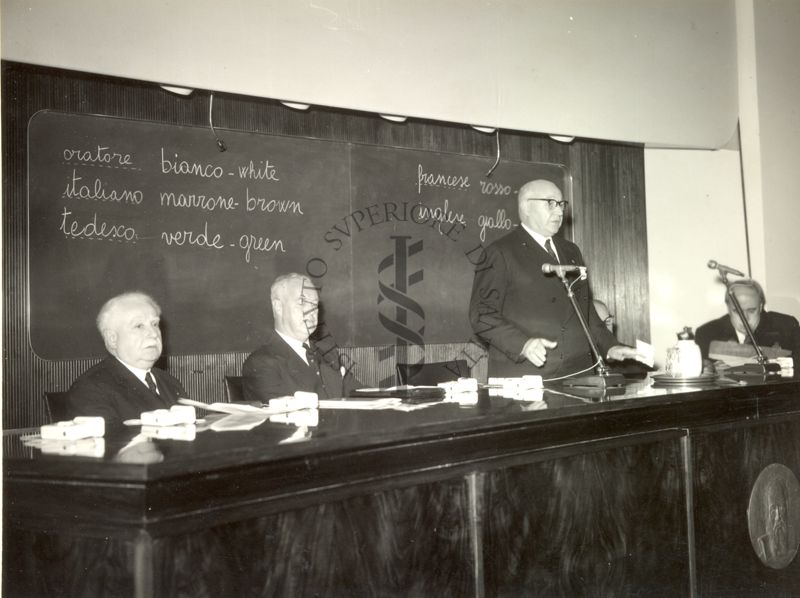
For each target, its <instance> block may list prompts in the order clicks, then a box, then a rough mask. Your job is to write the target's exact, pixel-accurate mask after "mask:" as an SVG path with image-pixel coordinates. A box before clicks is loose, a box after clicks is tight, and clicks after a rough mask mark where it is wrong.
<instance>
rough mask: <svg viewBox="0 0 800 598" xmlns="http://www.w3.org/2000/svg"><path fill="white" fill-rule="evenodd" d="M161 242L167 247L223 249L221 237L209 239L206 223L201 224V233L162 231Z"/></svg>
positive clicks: (218, 235)
mask: <svg viewBox="0 0 800 598" xmlns="http://www.w3.org/2000/svg"><path fill="white" fill-rule="evenodd" d="M161 240H162V241H164V243H166V244H167V245H179V246H180V245H194V246H195V247H208V248H211V249H223V248H224V247H225V245H223V243H222V235H220V234H219V233H217V234H215V235H214V236H213V237H211V238H210V239H209V237H208V222H205V223H203V232H201V233H198V232H195V231H193V230H176V231H172V232H167V231H164V232H162V233H161Z"/></svg>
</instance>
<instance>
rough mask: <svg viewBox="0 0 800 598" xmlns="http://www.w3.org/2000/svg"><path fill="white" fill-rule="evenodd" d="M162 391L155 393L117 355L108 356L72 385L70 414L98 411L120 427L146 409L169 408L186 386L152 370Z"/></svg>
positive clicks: (107, 426) (168, 375)
mask: <svg viewBox="0 0 800 598" xmlns="http://www.w3.org/2000/svg"><path fill="white" fill-rule="evenodd" d="M150 371H151V372H152V373H153V377H154V378H155V379H156V385H157V386H158V391H159V393H160V395H158V396H156V395H154V394H153V393H152V392H150V389H148V388H147V386H145V385H144V383H142V382H141V381H140V380H139V379H138V378H137V377H136V376H134V375H133V373H132V372H131V371H130V370H129V369H128V368H126V367H125V366H124V365H122V363H120V361H119V360H118V359H117V358H116V357H112V356H109V357H107V358H106V359H104V360H103V361H101V362H100V363H98V364H97V365H95V366H93V367H91V368H89V369H88V370H86V371H85V372H84V373H83V374H81V375H80V376H79V377H78V378H77V379H76V380H75V382H73V383H72V386H71V387H70V389H69V396H68V398H67V401H68V408H69V411H70V417H76V416H79V415H81V416H84V415H99V416H102V417H104V418H105V420H106V428H112V427H119V426H121V425H122V422H123V421H124V420H126V419H139V416H140V415H141V413H142V412H143V411H153V410H154V409H167V408H169V407H170V406H171V405H174V404H175V403H176V402H177V400H178V398H180V397H185V396H186V390H185V389H184V388H183V385H182V384H181V383H180V382H179V381H178V380H177V378H175V377H173V376H171V375H170V374H168V373H167V372H165V371H164V370H160V369H158V368H152V369H151V370H150Z"/></svg>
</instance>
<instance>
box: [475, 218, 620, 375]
mask: <svg viewBox="0 0 800 598" xmlns="http://www.w3.org/2000/svg"><path fill="white" fill-rule="evenodd" d="M553 242H554V243H555V246H556V251H557V252H558V255H559V258H560V260H561V263H562V264H574V265H579V266H582V265H584V262H583V257H582V256H581V252H580V250H579V249H578V246H577V245H575V244H574V243H570V242H569V241H567V240H566V239H561V238H556V237H554V238H553ZM486 254H487V255H486V258H487V259H486V260H485V261H484V262H483V263H481V264H479V265H478V266H477V267H476V269H475V279H474V282H473V285H472V297H471V299H470V322H471V323H472V329H473V330H474V331H475V333H476V334H477V335H478V337H479V338H481V339H482V340H483V341H484V342H485V343H487V344H488V345H489V375H490V376H498V377H507V376H523V375H525V374H537V375H540V376H542V377H543V378H545V379H548V378H553V377H556V376H564V375H568V374H573V373H576V372H578V371H579V370H582V369H584V368H587V367H590V366H591V365H592V364H593V363H594V358H593V356H592V353H591V347H590V345H589V343H588V341H587V340H586V336H585V334H584V332H583V329H582V328H581V325H580V321H579V320H578V316H577V315H576V314H575V311H574V309H573V307H572V304H571V303H570V300H569V298H568V297H567V293H566V289H565V288H564V285H563V284H562V282H561V280H560V279H559V278H558V277H557V276H556V275H554V274H549V275H546V274H543V273H542V264H544V263H549V262H552V261H553V260H552V258H551V257H550V254H548V253H547V252H546V251H545V250H544V249H543V248H542V247H541V246H540V245H539V244H538V243H537V242H536V241H535V240H534V239H533V238H532V237H531V236H530V235H529V234H528V233H527V232H526V231H525V229H523V228H522V227H521V226H519V227H517V228H516V229H515V230H513V231H511V232H510V233H509V234H507V235H505V236H504V237H502V238H500V239H498V240H497V241H495V242H494V243H492V244H491V245H489V247H487V248H486ZM567 276H568V279H569V280H570V281H571V280H573V275H570V274H568V275H567ZM572 288H573V291H574V293H575V299H576V301H577V302H578V305H579V307H580V309H581V313H582V314H583V316H584V318H585V319H586V321H587V322H588V324H589V328H590V330H591V332H592V335H593V338H594V339H595V342H596V343H597V346H598V349H599V351H600V352H601V354H602V356H603V358H605V356H606V353H607V352H608V349H610V348H611V347H612V346H614V345H616V344H619V343H618V342H617V340H616V339H615V338H614V335H613V334H611V333H610V332H609V331H608V329H607V328H606V327H605V325H604V324H603V322H602V321H601V320H600V318H599V317H598V315H597V313H596V312H595V310H594V307H593V306H592V303H591V300H590V299H591V297H590V292H589V285H588V284H587V281H579V282H578V283H576V284H575V286H573V287H572ZM529 338H546V339H548V340H552V341H557V342H558V346H557V347H555V348H554V349H549V350H548V351H547V361H546V362H545V364H544V365H543V366H542V367H536V366H535V365H533V364H532V363H531V362H530V361H528V360H527V359H525V358H524V357H522V356H521V355H520V352H521V351H522V347H523V346H524V345H525V343H526V342H527V340H528V339H529ZM587 373H592V372H587Z"/></svg>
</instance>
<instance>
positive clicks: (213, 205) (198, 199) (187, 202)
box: [160, 191, 239, 212]
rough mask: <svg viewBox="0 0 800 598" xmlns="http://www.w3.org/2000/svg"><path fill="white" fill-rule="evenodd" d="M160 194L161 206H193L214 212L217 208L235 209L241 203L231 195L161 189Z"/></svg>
mask: <svg viewBox="0 0 800 598" xmlns="http://www.w3.org/2000/svg"><path fill="white" fill-rule="evenodd" d="M160 195H161V207H164V208H170V207H172V208H193V209H197V210H202V211H205V212H213V211H215V210H235V209H236V206H238V205H239V204H238V203H237V202H236V200H235V199H234V198H233V197H231V196H228V197H225V196H223V195H216V196H214V195H202V194H196V193H173V192H172V191H161V192H160Z"/></svg>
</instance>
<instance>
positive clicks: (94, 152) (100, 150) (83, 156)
mask: <svg viewBox="0 0 800 598" xmlns="http://www.w3.org/2000/svg"><path fill="white" fill-rule="evenodd" d="M109 149H111V148H110V147H107V146H102V145H98V146H97V147H96V148H93V149H89V150H87V149H80V148H78V149H65V150H64V152H63V156H64V160H66V161H67V162H72V161H73V160H76V161H78V162H82V163H83V164H99V165H103V166H132V165H133V159H132V158H131V155H130V154H120V153H117V152H114V151H110V152H109V151H108V150H109Z"/></svg>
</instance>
